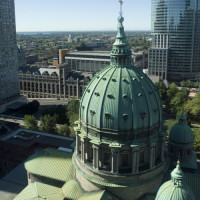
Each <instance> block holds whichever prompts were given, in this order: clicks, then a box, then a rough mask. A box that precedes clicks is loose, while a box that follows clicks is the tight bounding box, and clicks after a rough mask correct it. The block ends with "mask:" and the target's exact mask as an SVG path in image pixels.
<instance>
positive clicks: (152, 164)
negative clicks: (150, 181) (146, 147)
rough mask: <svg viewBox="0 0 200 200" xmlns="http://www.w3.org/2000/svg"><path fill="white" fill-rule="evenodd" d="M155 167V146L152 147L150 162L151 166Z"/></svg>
mask: <svg viewBox="0 0 200 200" xmlns="http://www.w3.org/2000/svg"><path fill="white" fill-rule="evenodd" d="M154 167H155V146H153V145H152V146H151V147H150V162H149V168H150V169H152V168H154Z"/></svg>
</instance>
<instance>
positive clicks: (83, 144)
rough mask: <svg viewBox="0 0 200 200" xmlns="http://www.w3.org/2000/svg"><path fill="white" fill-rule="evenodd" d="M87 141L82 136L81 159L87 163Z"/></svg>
mask: <svg viewBox="0 0 200 200" xmlns="http://www.w3.org/2000/svg"><path fill="white" fill-rule="evenodd" d="M86 143H87V141H86V139H85V138H81V161H82V162H83V163H85V161H86V151H87V144H86Z"/></svg>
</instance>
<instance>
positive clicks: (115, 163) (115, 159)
mask: <svg viewBox="0 0 200 200" xmlns="http://www.w3.org/2000/svg"><path fill="white" fill-rule="evenodd" d="M111 172H112V173H119V150H118V149H111Z"/></svg>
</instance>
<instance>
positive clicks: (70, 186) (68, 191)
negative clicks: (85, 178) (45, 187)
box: [62, 180, 83, 199]
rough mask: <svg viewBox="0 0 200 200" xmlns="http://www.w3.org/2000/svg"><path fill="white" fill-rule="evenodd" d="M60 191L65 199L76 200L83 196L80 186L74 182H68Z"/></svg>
mask: <svg viewBox="0 0 200 200" xmlns="http://www.w3.org/2000/svg"><path fill="white" fill-rule="evenodd" d="M62 191H63V193H64V195H65V197H66V198H67V199H78V198H79V197H80V196H81V195H82V194H83V190H82V189H81V186H80V184H79V183H78V182H77V181H75V180H71V181H68V182H67V183H66V184H65V185H64V186H63V187H62Z"/></svg>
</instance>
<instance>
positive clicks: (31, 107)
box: [21, 100, 40, 115]
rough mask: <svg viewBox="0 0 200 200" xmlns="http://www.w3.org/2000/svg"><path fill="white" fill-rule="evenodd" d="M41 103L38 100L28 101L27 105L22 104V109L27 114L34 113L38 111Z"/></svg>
mask: <svg viewBox="0 0 200 200" xmlns="http://www.w3.org/2000/svg"><path fill="white" fill-rule="evenodd" d="M39 107H40V103H39V102H38V101H36V100H34V101H32V102H29V103H27V104H26V105H23V106H21V111H22V112H23V113H24V114H25V115H32V114H34V113H36V112H37V111H38V109H39Z"/></svg>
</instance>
